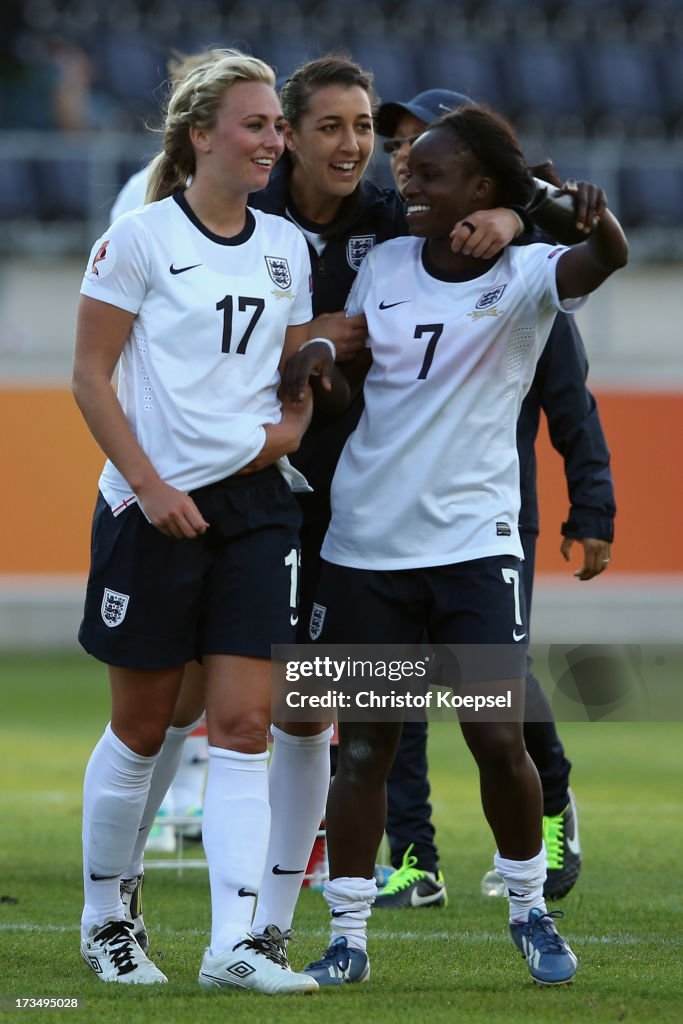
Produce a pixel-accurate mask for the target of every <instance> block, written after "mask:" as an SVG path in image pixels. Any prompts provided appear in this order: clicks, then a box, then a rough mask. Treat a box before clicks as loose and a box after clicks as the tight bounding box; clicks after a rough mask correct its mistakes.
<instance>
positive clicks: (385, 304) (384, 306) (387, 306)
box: [379, 299, 410, 309]
mask: <svg viewBox="0 0 683 1024" xmlns="http://www.w3.org/2000/svg"><path fill="white" fill-rule="evenodd" d="M406 302H410V299H401V301H400V302H380V304H379V308H380V309H393V308H394V306H405V304H406Z"/></svg>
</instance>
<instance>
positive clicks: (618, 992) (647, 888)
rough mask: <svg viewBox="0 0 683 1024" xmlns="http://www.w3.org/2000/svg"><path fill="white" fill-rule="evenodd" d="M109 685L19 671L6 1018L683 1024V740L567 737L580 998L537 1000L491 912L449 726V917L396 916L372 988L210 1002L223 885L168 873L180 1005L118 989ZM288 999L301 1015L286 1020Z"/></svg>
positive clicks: (164, 889) (5, 791)
mask: <svg viewBox="0 0 683 1024" xmlns="http://www.w3.org/2000/svg"><path fill="white" fill-rule="evenodd" d="M107 709H108V687H107V684H106V676H105V672H104V670H103V669H102V668H101V667H100V666H99V665H97V664H96V663H94V662H92V661H91V660H89V659H87V658H86V657H85V656H83V657H78V656H73V657H71V656H55V657H51V658H48V657H44V658H43V657H24V656H17V657H3V658H0V750H1V751H2V773H1V785H0V823H1V828H2V838H1V839H0V949H2V957H1V958H0V1011H1V1012H2V1014H3V1017H6V1019H8V1020H13V1019H16V1020H34V1019H35V1020H38V1019H40V1020H43V1021H44V1020H47V1019H50V1020H53V1019H54V1017H55V1015H56V1016H59V1017H60V1018H63V1017H64V1016H67V1015H73V1017H70V1018H69V1019H73V1020H76V1021H82V1022H87V1024H90V1022H99V1021H102V1022H107V1024H117V1022H119V1021H120V1022H122V1024H123V1022H125V1024H137V1022H144V1024H168V1022H169V1021H193V1022H194V1021H198V1022H201V1024H213V1022H218V1021H220V1022H221V1024H224V1022H226V1021H231V1022H232V1021H239V1022H240V1024H241V1022H245V1024H250V1022H263V1021H267V1020H270V1019H275V1020H280V1019H286V1020H287V1021H288V1022H291V1024H299V1022H309V1021H311V1022H312V1021H316V1022H319V1021H329V1022H331V1024H356V1022H358V1024H365V1022H368V1024H370V1022H372V1024H374V1022H377V1024H379V1022H394V1021H401V1022H402V1021H405V1022H415V1024H417V1022H421V1021H429V1022H439V1024H440V1022H444V1024H445V1022H452V1021H458V1022H463V1024H484V1022H486V1024H497V1022H505V1024H517V1022H520V1024H521V1022H524V1024H553V1022H563V1024H586V1022H596V1024H608V1022H612V1021H614V1022H620V1021H627V1022H628V1021H630V1022H633V1024H642V1022H647V1021H652V1022H655V1021H657V1022H662V1024H669V1022H671V1024H680V1022H681V1021H683V900H682V897H681V891H682V887H681V881H680V880H681V871H680V854H681V836H682V834H683V829H682V826H681V792H682V787H681V741H682V740H683V726H682V725H681V724H680V723H665V724H659V723H648V724H639V723H635V722H628V723H620V724H617V723H602V724H596V723H593V724H566V725H563V726H562V728H561V734H562V737H563V739H564V742H565V746H566V748H567V753H568V755H569V757H570V758H571V759H572V761H573V762H574V772H573V777H572V781H573V786H574V790H575V792H576V795H577V799H578V803H579V811H580V825H581V840H582V845H583V849H584V869H583V872H582V875H581V878H580V879H579V882H578V885H577V886H576V889H575V890H574V891H573V892H572V893H571V894H570V895H569V896H568V897H567V898H566V899H565V900H563V901H562V902H561V903H560V904H558V907H560V908H561V909H562V910H563V911H564V912H565V914H566V917H565V920H564V921H563V922H561V924H560V928H561V930H562V932H563V933H564V934H565V935H566V937H567V938H568V939H569V940H570V942H571V943H572V946H573V948H574V950H575V952H576V953H577V955H578V957H579V962H580V967H579V973H578V975H577V978H576V981H575V983H574V984H573V985H572V986H571V987H565V988H558V989H542V988H538V987H536V986H534V985H533V984H532V983H531V981H530V978H529V975H528V972H527V969H526V965H525V964H524V962H523V960H522V958H521V957H520V956H519V954H518V953H517V952H516V950H515V949H514V947H513V946H512V943H511V941H510V939H509V937H508V934H507V924H506V921H507V913H506V910H507V908H506V906H505V904H504V902H503V901H501V900H495V899H485V898H483V897H482V896H481V895H480V894H479V882H480V879H481V876H482V874H483V873H484V871H486V870H487V869H488V868H489V866H490V861H491V856H492V853H493V850H492V842H491V838H490V834H489V832H488V829H487V827H486V825H485V823H484V820H483V816H482V813H481V809H480V805H479V799H478V790H477V779H476V773H475V770H474V765H473V762H472V761H471V759H470V757H469V755H468V753H467V751H466V750H465V748H464V744H463V742H462V740H461V738H460V735H459V731H458V729H457V727H456V726H455V725H452V724H450V723H438V724H434V725H432V727H431V739H430V757H431V781H432V791H433V802H434V821H435V824H436V826H437V839H438V842H439V846H440V849H441V855H442V866H443V870H444V874H445V877H446V881H447V885H448V891H449V897H450V901H449V905H448V907H447V908H445V909H443V910H439V909H425V910H409V911H393V912H390V911H382V912H380V911H377V912H376V913H375V915H374V916H373V918H372V921H371V925H370V953H371V959H372V979H371V981H370V983H369V984H368V985H358V986H347V987H344V988H343V989H341V990H332V991H326V992H321V993H319V994H317V995H314V996H308V997H298V998H285V997H281V998H280V999H279V1000H278V999H275V1000H273V999H270V998H269V997H266V996H257V995H252V994H250V993H240V992H219V993H215V994H213V993H206V992H203V991H200V989H199V988H198V986H197V982H196V975H197V970H198V965H199V962H200V959H201V955H202V951H203V948H204V946H205V944H206V941H207V929H208V925H209V899H208V880H207V874H206V871H204V870H201V869H200V870H188V871H186V872H185V873H184V874H183V876H182V877H178V875H177V873H176V872H175V871H163V870H158V869H157V870H150V871H149V872H148V875H147V879H146V885H145V920H146V922H147V924H148V927H149V930H150V933H151V950H152V955H153V957H154V959H155V960H156V962H157V963H158V965H159V966H160V967H161V968H162V969H163V970H164V972H165V973H166V974H168V976H169V978H170V983H169V985H167V986H163V987H158V988H153V989H151V990H144V989H143V990H141V989H140V988H137V987H131V988H126V987H125V986H115V985H104V984H102V983H101V982H100V981H98V980H97V978H95V976H94V975H93V974H91V973H89V971H88V969H87V968H86V966H85V965H84V964H83V962H82V961H81V958H80V955H79V952H78V920H79V916H80V909H81V877H80V870H81V869H80V803H81V795H80V790H81V784H82V777H83V769H84V767H85V764H86V761H87V758H88V756H89V753H90V750H91V748H92V746H93V745H94V743H95V741H96V740H97V738H98V736H99V735H100V733H101V729H102V727H103V725H104V723H105V721H106V719H107ZM295 926H296V938H297V941H296V942H295V943H294V944H293V945H292V946H291V950H290V953H291V959H292V961H293V963H294V965H295V967H300V966H303V964H305V963H306V962H307V961H308V960H309V959H311V958H313V957H314V956H316V955H318V954H319V953H320V952H321V951H322V949H323V948H324V946H325V945H326V938H327V929H326V911H325V906H324V903H323V900H322V897H321V895H320V894H319V893H317V892H312V891H308V890H307V891H304V893H303V895H302V898H301V900H300V904H299V907H298V909H297V916H296V920H295ZM32 996H37V997H46V996H53V997H60V998H65V997H66V998H68V997H75V996H77V997H79V999H80V1000H81V1004H82V1005H81V1008H80V1009H79V1010H57V1009H54V1010H20V1011H19V1010H15V1009H14V1008H13V1002H14V999H16V998H18V997H32ZM283 1000H284V1001H283Z"/></svg>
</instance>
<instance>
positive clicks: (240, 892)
mask: <svg viewBox="0 0 683 1024" xmlns="http://www.w3.org/2000/svg"><path fill="white" fill-rule="evenodd" d="M237 895H238V896H256V893H255V892H250V890H249V889H238V890H237Z"/></svg>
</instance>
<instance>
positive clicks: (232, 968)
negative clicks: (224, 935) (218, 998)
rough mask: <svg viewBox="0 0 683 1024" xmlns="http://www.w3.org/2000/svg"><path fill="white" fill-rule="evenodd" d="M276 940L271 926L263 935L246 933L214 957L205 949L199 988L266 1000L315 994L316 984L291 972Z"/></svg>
mask: <svg viewBox="0 0 683 1024" xmlns="http://www.w3.org/2000/svg"><path fill="white" fill-rule="evenodd" d="M274 931H277V932H278V935H274ZM279 938H280V935H279V930H278V929H274V928H273V926H272V925H270V926H269V927H268V928H267V929H266V931H265V932H263V933H262V934H256V935H252V934H251V933H249V932H247V933H246V934H245V935H244V936H243V937H242V938H241V939H239V941H238V942H236V943H235V945H234V946H233V947H232V948H230V949H226V950H223V951H222V952H220V953H217V954H216V955H215V956H212V955H211V954H210V953H209V950H208V949H207V950H206V952H205V953H204V959H203V960H202V966H201V967H200V969H199V984H200V985H201V986H202V987H203V988H248V989H251V990H252V991H254V992H263V993H264V994H265V995H269V996H280V995H296V994H297V993H306V992H315V991H316V990H317V988H318V983H317V981H316V980H315V978H309V977H307V976H306V975H305V974H296V973H295V972H294V971H293V970H292V968H291V967H290V966H289V964H288V962H287V958H286V955H285V954H284V952H283V947H282V943H280V941H279Z"/></svg>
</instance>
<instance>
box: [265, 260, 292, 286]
mask: <svg viewBox="0 0 683 1024" xmlns="http://www.w3.org/2000/svg"><path fill="white" fill-rule="evenodd" d="M263 258H264V260H265V261H266V266H267V267H268V273H269V274H270V279H271V281H272V282H273V284H276V285H277V286H278V288H291V285H292V272H291V270H290V269H289V263H288V262H287V260H286V259H284V257H282V256H264V257H263Z"/></svg>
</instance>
